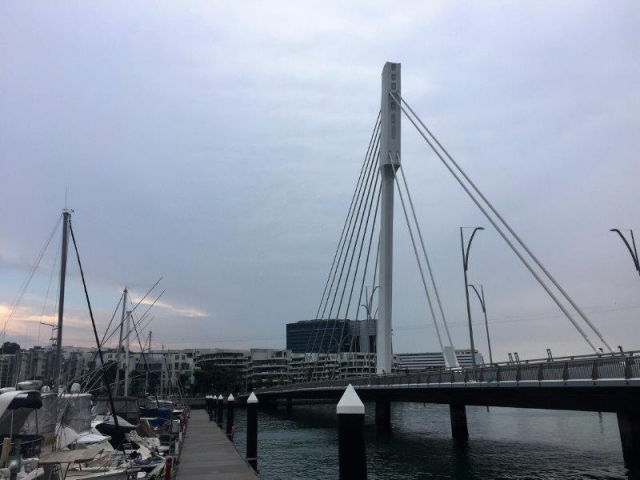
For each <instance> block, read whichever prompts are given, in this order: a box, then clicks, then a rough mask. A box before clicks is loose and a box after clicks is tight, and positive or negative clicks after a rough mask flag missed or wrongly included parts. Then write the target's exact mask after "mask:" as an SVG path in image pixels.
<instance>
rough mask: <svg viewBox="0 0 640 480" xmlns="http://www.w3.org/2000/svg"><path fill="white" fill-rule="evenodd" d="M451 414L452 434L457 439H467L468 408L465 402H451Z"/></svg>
mask: <svg viewBox="0 0 640 480" xmlns="http://www.w3.org/2000/svg"><path fill="white" fill-rule="evenodd" d="M449 415H450V416H451V434H452V435H453V438H454V439H455V440H467V439H468V438H469V430H468V428H467V410H466V408H465V406H464V404H463V403H451V404H449Z"/></svg>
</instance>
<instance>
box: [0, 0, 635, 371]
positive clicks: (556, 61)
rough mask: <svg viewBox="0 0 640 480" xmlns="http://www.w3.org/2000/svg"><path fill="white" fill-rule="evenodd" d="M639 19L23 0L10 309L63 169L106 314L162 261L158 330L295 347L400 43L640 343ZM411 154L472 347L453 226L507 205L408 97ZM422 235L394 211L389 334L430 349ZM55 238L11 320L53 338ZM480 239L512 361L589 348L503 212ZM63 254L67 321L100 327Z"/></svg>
mask: <svg viewBox="0 0 640 480" xmlns="http://www.w3.org/2000/svg"><path fill="white" fill-rule="evenodd" d="M638 18H640V5H639V4H638V3H637V2H631V1H629V2H625V1H618V2H607V1H601V2H588V1H583V2H556V1H553V2H551V1H550V2H482V3H480V2H446V3H445V2H394V3H393V4H391V3H389V2H370V1H362V2H333V1H326V0H324V1H322V2H313V3H311V2H274V1H271V2H260V1H256V2H249V1H242V2H216V1H208V2H126V1H122V2H117V1H109V2H106V1H105V2H83V1H77V2H45V1H33V2H23V1H4V2H2V4H1V5H0V174H1V176H0V178H1V179H2V184H1V188H0V225H1V227H0V228H1V229H0V314H1V315H0V316H2V317H5V318H6V316H5V314H6V311H7V309H8V308H9V306H10V305H11V303H12V301H13V299H14V297H15V296H16V294H17V292H18V291H19V289H20V286H21V284H22V282H23V281H24V279H25V278H26V277H27V274H28V272H29V269H30V267H31V265H32V264H33V262H34V260H35V258H36V257H37V255H38V252H39V251H40V249H41V248H42V246H43V245H44V243H45V241H46V239H47V238H48V236H49V233H50V232H51V230H52V229H53V227H54V225H55V223H56V221H57V220H58V218H59V217H60V213H61V211H62V209H63V208H64V206H65V190H68V206H69V207H70V208H73V209H74V210H75V213H74V215H73V225H74V231H75V233H76V236H77V239H78V243H79V248H80V254H81V256H82V261H83V266H84V268H85V274H86V276H87V281H88V287H89V291H90V294H91V297H92V302H93V305H94V310H95V313H96V319H97V321H98V324H99V328H100V329H101V330H104V328H105V327H106V325H107V323H108V321H109V318H110V317H111V314H112V312H113V310H114V308H115V307H116V304H117V303H118V299H119V295H120V293H121V291H122V289H123V288H124V286H125V285H127V286H129V287H130V289H131V291H132V294H133V296H134V299H139V298H140V297H141V295H142V294H144V292H145V291H146V290H147V289H148V288H149V287H150V286H151V285H152V284H153V283H155V281H156V280H157V279H158V278H159V277H161V276H163V277H164V279H163V281H162V282H161V284H160V286H159V289H158V293H159V292H160V291H161V290H166V292H165V294H164V296H163V297H162V303H161V304H159V305H157V306H156V307H154V309H153V313H152V314H153V316H154V317H155V318H154V320H153V322H152V324H151V326H150V328H151V329H152V330H153V338H154V344H155V345H156V346H159V345H160V343H164V344H165V345H166V346H167V347H168V348H179V347H227V348H250V347H283V346H284V345H285V324H286V323H288V322H293V321H297V320H302V319H309V318H313V317H314V316H315V313H316V309H317V306H318V303H319V301H320V298H321V295H322V288H323V287H324V282H325V280H326V276H327V273H328V271H329V267H330V265H331V260H332V258H333V252H334V249H335V247H336V243H337V242H338V238H339V235H340V231H341V228H342V222H343V219H344V217H345V215H346V213H347V208H348V206H349V201H350V198H351V194H352V191H353V188H354V186H355V182H356V179H357V176H358V172H359V170H360V166H361V163H362V159H363V157H364V154H365V152H366V148H367V143H368V140H369V135H370V132H371V129H372V127H373V123H374V121H375V117H376V115H377V112H378V109H379V108H380V72H381V70H382V67H383V65H384V63H385V61H394V62H401V63H402V69H403V86H402V92H403V96H404V97H405V98H406V99H407V100H408V101H409V102H410V103H411V105H412V106H413V107H414V109H415V110H416V111H417V112H418V113H419V114H420V115H421V117H422V118H423V120H424V121H425V122H426V123H427V124H428V125H429V126H430V127H431V128H432V129H433V131H434V132H435V133H436V134H437V135H438V137H439V139H440V140H441V141H442V142H443V143H444V144H445V146H446V147H447V149H448V150H449V152H450V153H451V154H452V155H453V156H454V157H455V158H456V159H457V160H458V161H459V163H460V164H461V165H462V166H463V168H465V169H466V170H467V172H468V173H469V175H470V176H471V177H472V178H473V179H474V180H475V181H476V183H477V184H478V185H479V186H480V188H481V189H483V191H484V192H485V193H486V194H487V196H488V197H489V198H490V199H491V200H492V201H493V203H494V204H495V205H496V207H497V208H498V209H499V210H500V211H501V212H502V213H503V215H504V216H505V217H506V218H507V219H508V220H509V221H510V222H511V223H512V225H513V226H514V228H515V229H516V230H517V231H518V232H519V233H520V234H521V236H522V237H523V238H524V239H525V240H526V241H527V242H528V243H529V244H530V246H531V248H532V249H533V251H534V252H535V253H536V254H537V255H538V257H539V258H540V259H541V260H542V261H543V262H544V263H545V264H546V266H547V267H548V268H549V270H550V271H551V272H552V273H554V274H555V275H556V277H557V278H558V280H559V281H560V282H561V283H562V284H563V286H564V287H565V289H566V290H567V291H568V292H569V293H570V294H571V295H572V296H573V297H574V299H575V300H576V302H578V304H580V305H581V306H582V307H583V308H584V310H585V311H586V312H587V313H588V314H589V316H590V318H591V319H592V321H593V322H594V323H595V324H596V325H597V326H598V328H600V329H601V330H602V332H603V334H604V335H605V337H606V338H607V339H608V340H609V342H610V343H611V344H612V345H614V346H617V345H622V346H624V347H625V348H627V349H632V348H638V349H640V334H639V333H640V301H639V300H638V298H639V294H640V277H639V276H638V274H637V273H636V272H635V271H634V268H633V265H632V262H631V258H630V256H629V254H628V252H627V251H626V249H625V247H624V245H623V243H622V242H621V241H620V239H619V238H617V237H616V236H615V235H614V234H612V233H610V232H609V229H610V228H613V227H617V228H637V229H638V230H637V232H638V234H639V235H640V216H639V214H640V208H639V202H638V200H639V198H638V185H639V183H640V162H639V158H638V152H639V151H640V135H639V131H640V130H639V127H640V120H639V117H638V111H640V63H639V60H638V59H639V58H640V29H638V28H637V26H638ZM402 162H403V168H404V171H405V174H406V175H407V177H408V181H409V185H410V187H411V190H412V194H413V197H414V203H415V204H416V210H417V213H418V216H419V220H420V223H421V226H422V229H423V233H424V235H425V237H426V240H427V244H428V249H429V252H430V254H431V257H432V263H433V267H434V272H435V274H436V277H437V280H438V282H439V287H440V290H441V294H442V297H443V301H444V307H445V311H446V313H447V316H448V318H449V320H450V322H451V323H452V328H451V330H452V334H453V337H454V343H455V346H456V347H460V348H462V347H468V345H469V340H468V335H467V330H466V327H465V322H466V310H465V303H464V302H465V300H464V286H463V277H462V269H461V258H460V243H459V230H458V229H459V227H460V226H461V225H465V226H473V225H482V226H485V227H489V224H488V222H487V221H486V220H484V218H483V217H482V215H481V213H480V212H479V211H478V210H477V208H476V207H475V206H474V205H473V204H472V203H471V201H470V200H469V199H468V198H466V197H465V194H464V192H463V191H462V190H461V189H460V188H459V187H458V186H457V185H456V184H455V183H454V181H453V180H452V179H451V178H450V177H449V175H448V173H447V172H446V171H445V169H444V167H443V166H442V165H441V164H440V163H439V162H438V160H437V158H435V156H434V155H433V154H431V153H430V152H429V151H428V150H427V148H426V146H425V145H424V144H423V143H422V141H421V140H420V138H419V137H418V135H417V134H416V132H415V131H412V128H411V126H410V124H409V123H408V122H406V121H405V122H404V125H403V159H402ZM410 248H411V247H410V243H409V237H408V235H407V232H406V228H404V227H403V223H402V217H401V214H400V212H399V211H397V214H396V263H395V286H394V288H395V297H394V337H393V344H394V351H395V352H417V351H433V350H437V349H438V344H437V341H436V338H435V334H434V330H433V328H432V327H430V325H431V321H430V319H429V317H428V316H427V308H426V303H425V299H424V296H423V293H422V286H421V283H420V277H419V273H418V270H417V267H416V265H415V261H414V260H413V257H412V253H411V249H410ZM58 249H59V238H58V235H57V234H56V236H55V237H54V239H53V240H52V242H51V246H50V248H49V250H48V251H47V253H46V255H45V256H44V258H43V260H42V262H41V263H40V268H39V270H38V272H37V273H36V274H35V276H34V278H33V280H32V281H31V284H30V287H29V289H28V290H27V292H26V294H25V296H24V298H23V300H22V302H21V304H20V307H19V309H18V310H17V311H16V312H15V314H14V315H13V316H12V318H11V320H10V322H9V323H8V325H7V327H6V335H7V340H11V341H16V342H18V343H20V344H21V345H26V346H30V345H33V344H37V343H40V344H43V343H46V342H47V341H48V338H49V336H50V333H51V330H50V328H49V327H46V326H44V327H43V326H40V324H39V322H40V321H45V322H54V321H55V320H56V317H55V292H56V290H57V286H56V284H57V282H56V281H55V279H54V281H53V282H52V284H51V287H50V288H49V294H48V300H46V301H45V299H46V298H47V289H48V284H49V279H50V277H51V274H52V271H53V267H54V261H55V257H56V252H57V250H58ZM471 257H472V258H471V261H470V263H471V266H470V271H469V279H470V282H472V283H478V284H480V283H481V284H484V286H485V293H486V297H487V309H488V316H489V321H490V323H491V325H492V327H491V328H492V343H493V347H494V357H495V358H496V359H498V360H500V359H505V358H506V355H507V352H514V351H517V352H519V353H520V356H521V357H530V358H532V357H540V356H543V355H544V354H545V351H544V349H545V348H547V347H549V348H552V349H553V352H554V353H556V354H562V353H565V354H568V353H588V352H589V348H588V346H587V345H586V343H584V341H583V340H582V339H581V338H580V337H579V335H578V334H577V332H576V331H575V329H574V328H573V327H572V326H571V324H570V323H569V322H568V321H567V319H566V318H563V317H562V316H561V315H559V310H558V308H557V307H556V306H555V305H554V304H553V302H552V301H551V300H550V299H549V298H548V297H547V296H546V294H545V293H544V291H543V290H542V289H541V288H540V286H539V285H538V284H537V283H536V282H535V280H534V279H533V278H532V277H531V275H529V274H528V272H527V271H526V270H525V268H524V267H523V266H522V265H521V264H520V263H519V262H518V260H517V258H516V257H515V256H514V255H513V253H512V252H511V251H509V250H508V248H507V246H506V245H505V244H504V242H503V241H502V240H501V239H500V237H499V236H498V234H497V233H496V232H495V231H493V230H491V229H490V228H487V230H485V231H484V232H481V233H480V234H478V236H477V238H476V240H474V247H473V251H472V256H471ZM70 258H71V259H73V257H70ZM69 269H70V272H69V274H70V276H69V279H68V287H67V289H68V294H67V298H68V300H67V306H68V308H67V310H66V311H67V314H66V323H65V330H64V344H65V345H76V346H80V345H86V346H90V345H92V332H91V326H90V322H89V320H88V315H87V309H86V306H85V303H84V298H83V296H82V295H83V294H82V286H81V283H80V280H79V276H78V269H77V266H76V265H75V263H74V262H70V267H69ZM473 313H474V320H475V321H478V322H479V321H480V320H481V318H482V317H481V311H480V309H479V308H478V306H477V304H474V305H473ZM476 331H477V343H476V345H477V346H478V347H479V348H480V350H481V352H482V353H484V354H485V356H486V339H485V337H484V336H483V335H484V334H483V330H482V329H481V324H478V325H476ZM592 337H593V335H592Z"/></svg>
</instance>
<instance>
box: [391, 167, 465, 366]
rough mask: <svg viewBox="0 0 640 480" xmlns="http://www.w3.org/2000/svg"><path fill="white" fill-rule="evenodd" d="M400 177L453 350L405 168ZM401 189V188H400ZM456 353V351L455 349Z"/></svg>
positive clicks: (401, 169)
mask: <svg viewBox="0 0 640 480" xmlns="http://www.w3.org/2000/svg"><path fill="white" fill-rule="evenodd" d="M399 170H400V175H401V176H402V182H403V183H404V189H405V191H406V192H407V198H408V199H409V205H410V207H411V213H412V214H413V221H414V223H415V225H416V230H417V231H418V237H419V238H420V245H421V246H422V253H423V255H424V259H425V262H426V265H427V270H428V271H429V277H430V278H431V283H432V284H433V291H434V292H435V295H436V301H437V302H438V309H439V310H440V315H441V316H442V323H444V329H445V332H446V334H447V338H448V339H449V345H450V346H451V348H454V346H453V341H452V340H451V333H450V332H449V325H448V323H447V317H446V316H445V314H444V309H443V308H442V302H441V301H440V294H439V293H438V287H437V286H436V280H435V278H434V276H433V270H432V269H431V262H430V261H429V255H427V249H426V248H425V244H424V239H423V237H422V230H421V228H420V224H419V223H418V217H417V216H416V210H415V208H414V206H413V200H412V199H411V193H410V192H409V185H408V184H407V178H406V177H405V175H404V168H400V169H399ZM398 188H400V187H398ZM454 352H455V349H454ZM454 359H455V361H456V362H457V357H455V355H454Z"/></svg>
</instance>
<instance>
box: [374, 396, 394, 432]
mask: <svg viewBox="0 0 640 480" xmlns="http://www.w3.org/2000/svg"><path fill="white" fill-rule="evenodd" d="M376 425H380V426H391V402H390V401H389V400H386V399H383V400H376Z"/></svg>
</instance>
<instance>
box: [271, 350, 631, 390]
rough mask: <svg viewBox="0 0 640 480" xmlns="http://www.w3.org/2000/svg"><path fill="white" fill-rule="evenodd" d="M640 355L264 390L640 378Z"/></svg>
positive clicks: (357, 378)
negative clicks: (350, 385) (349, 385)
mask: <svg viewBox="0 0 640 480" xmlns="http://www.w3.org/2000/svg"><path fill="white" fill-rule="evenodd" d="M638 353H640V352H627V353H625V354H614V355H608V356H583V357H574V358H564V359H558V360H553V361H552V360H549V359H548V360H546V361H539V362H537V363H533V362H532V361H528V362H527V361H525V362H519V363H506V364H504V363H503V364H494V365H491V366H484V367H479V368H476V369H475V371H474V370H473V369H471V368H463V369H449V370H445V369H442V370H429V371H423V372H409V373H392V374H386V375H372V376H368V377H354V378H343V379H333V380H322V381H315V382H304V383H293V384H287V385H281V386H277V387H268V388H266V389H262V390H268V391H285V390H297V389H312V388H315V389H322V388H334V387H346V386H347V385H348V384H349V383H351V384H352V385H353V386H367V387H377V386H381V387H384V386H386V385H396V386H397V385H407V386H409V387H410V386H420V385H432V384H462V383H465V384H466V383H469V382H475V383H486V384H491V383H499V382H517V383H519V382H542V381H558V382H568V381H571V380H591V381H596V380H602V379H623V380H629V379H640V355H636V354H638Z"/></svg>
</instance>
